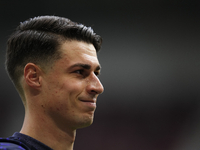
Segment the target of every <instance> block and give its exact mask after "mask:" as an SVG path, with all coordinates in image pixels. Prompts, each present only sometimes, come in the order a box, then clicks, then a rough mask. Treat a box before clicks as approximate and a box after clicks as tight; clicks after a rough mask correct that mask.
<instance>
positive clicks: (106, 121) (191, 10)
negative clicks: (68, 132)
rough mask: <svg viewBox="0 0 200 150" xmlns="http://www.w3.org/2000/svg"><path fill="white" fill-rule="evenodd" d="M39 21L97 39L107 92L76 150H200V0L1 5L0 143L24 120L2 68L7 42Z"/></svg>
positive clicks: (11, 2) (89, 0)
mask: <svg viewBox="0 0 200 150" xmlns="http://www.w3.org/2000/svg"><path fill="white" fill-rule="evenodd" d="M39 15H56V16H63V17H67V18H70V19H71V20H73V21H76V22H81V23H84V24H86V25H87V26H91V27H93V28H94V30H95V31H96V32H97V33H98V34H100V35H101V36H102V37H103V47H102V50H101V51H100V53H99V60H100V63H101V65H102V74H101V75H100V79H101V81H102V83H103V85H104V88H105V92H104V93H103V94H102V95H100V96H99V99H98V107H97V110H96V113H95V120H94V123H93V125H91V126H90V127H87V128H85V129H80V130H78V131H77V137H76V142H75V147H74V150H80V149H85V150H90V149H91V150H197V149H200V142H199V140H200V94H199V91H200V41H199V40H200V1H199V0H101V1H96V0H87V1H86V0H76V1H72V0H57V1H53V0H48V1H41V0H40V1H39V0H34V1H30V0H26V1H25V0H20V1H16V0H7V1H6V0H1V1H0V19H1V20H0V81H1V84H0V85H1V86H0V137H7V136H10V135H12V134H13V133H14V132H16V131H19V130H20V129H21V125H22V123H23V117H24V108H23V105H22V102H21V100H20V97H19V96H18V94H17V92H16V90H15V89H14V86H13V85H12V83H11V81H10V80H9V78H8V76H7V74H6V72H5V69H4V61H5V49H6V41H7V39H8V37H9V35H10V34H11V33H12V31H13V30H14V28H15V27H16V26H17V25H18V24H19V22H22V21H24V20H26V19H28V18H30V17H34V16H39Z"/></svg>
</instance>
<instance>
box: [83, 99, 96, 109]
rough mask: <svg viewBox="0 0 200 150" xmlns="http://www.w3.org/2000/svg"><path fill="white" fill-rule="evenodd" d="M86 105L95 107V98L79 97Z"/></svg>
mask: <svg viewBox="0 0 200 150" xmlns="http://www.w3.org/2000/svg"><path fill="white" fill-rule="evenodd" d="M80 101H81V102H82V103H83V104H84V105H85V106H86V107H90V108H93V109H94V108H96V99H81V100H80Z"/></svg>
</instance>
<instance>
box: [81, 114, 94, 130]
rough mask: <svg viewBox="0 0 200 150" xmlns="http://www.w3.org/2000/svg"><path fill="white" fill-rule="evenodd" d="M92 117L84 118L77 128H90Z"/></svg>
mask: <svg viewBox="0 0 200 150" xmlns="http://www.w3.org/2000/svg"><path fill="white" fill-rule="evenodd" d="M93 119H94V117H93V116H85V117H84V118H83V120H82V121H81V122H79V123H80V124H79V125H80V126H79V128H85V127H88V126H90V125H91V124H92V123H93Z"/></svg>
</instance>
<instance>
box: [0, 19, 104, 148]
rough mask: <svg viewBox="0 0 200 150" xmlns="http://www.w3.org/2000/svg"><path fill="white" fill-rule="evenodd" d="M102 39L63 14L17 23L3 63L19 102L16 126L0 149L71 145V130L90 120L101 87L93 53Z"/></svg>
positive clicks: (72, 137)
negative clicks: (20, 123) (19, 121)
mask: <svg viewBox="0 0 200 150" xmlns="http://www.w3.org/2000/svg"><path fill="white" fill-rule="evenodd" d="M101 43H102V39H101V37H100V36H99V35H96V34H95V33H94V32H93V30H92V29H91V28H90V27H86V26H84V25H82V24H78V23H75V22H72V21H71V20H69V19H67V18H62V17H56V16H40V17H35V18H33V19H29V20H27V21H25V22H23V23H21V24H20V25H19V26H18V27H17V28H16V31H15V32H14V33H13V34H12V35H11V37H10V38H9V40H8V43H7V55H6V56H7V57H6V58H7V59H6V68H7V71H8V74H9V76H10V78H11V80H12V81H13V83H14V85H15V87H16V89H17V91H18V92H19V95H20V97H21V99H22V101H23V104H24V107H25V119H24V123H23V126H22V129H21V131H20V132H19V133H18V132H17V133H15V134H14V135H13V136H12V137H9V138H7V139H1V140H0V142H1V143H0V149H20V150H21V149H23V150H24V149H29V150H30V149H31V150H36V149H38V150H50V149H54V150H72V149H73V145H74V141H75V135H76V129H78V128H83V127H87V126H89V125H91V124H92V122H93V117H94V111H95V108H96V101H97V97H98V95H99V94H101V93H102V92H103V86H102V84H101V82H100V81H99V79H98V77H97V76H98V75H99V73H100V69H101V67H100V64H99V61H98V59H97V52H98V51H99V50H100V47H101Z"/></svg>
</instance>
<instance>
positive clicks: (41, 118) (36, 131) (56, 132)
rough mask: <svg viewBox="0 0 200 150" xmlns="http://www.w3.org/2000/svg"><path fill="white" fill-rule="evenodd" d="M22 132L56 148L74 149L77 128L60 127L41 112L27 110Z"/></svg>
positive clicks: (63, 149)
mask: <svg viewBox="0 0 200 150" xmlns="http://www.w3.org/2000/svg"><path fill="white" fill-rule="evenodd" d="M35 111H37V110H35ZM30 114H31V115H30ZM33 114H35V115H33ZM20 133H23V134H26V135H28V136H30V137H33V138H35V139H36V140H38V141H40V142H42V143H44V144H45V145H47V146H49V147H51V148H52V149H54V150H73V145H74V141H75V136H76V130H72V129H67V128H65V129H61V128H59V127H58V126H57V125H56V124H55V122H54V121H52V120H51V119H49V118H47V117H46V116H45V115H42V114H41V112H40V113H38V114H36V113H31V112H27V111H26V114H25V119H24V123H23V126H22V129H21V131H20Z"/></svg>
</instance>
